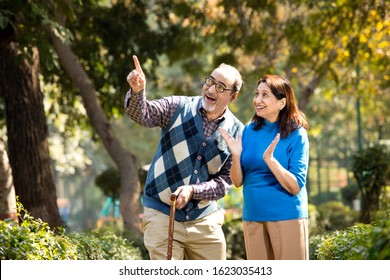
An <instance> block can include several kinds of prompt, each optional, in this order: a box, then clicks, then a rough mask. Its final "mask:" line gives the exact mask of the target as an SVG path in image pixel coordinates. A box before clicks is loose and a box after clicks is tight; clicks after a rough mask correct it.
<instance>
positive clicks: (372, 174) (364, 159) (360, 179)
mask: <svg viewBox="0 0 390 280" xmlns="http://www.w3.org/2000/svg"><path fill="white" fill-rule="evenodd" d="M389 166H390V153H389V151H388V150H387V149H386V147H385V146H381V145H375V146H372V147H368V148H366V149H364V150H362V151H360V152H359V153H358V154H356V155H355V157H354V162H353V166H352V171H353V174H354V176H355V178H356V181H357V184H358V186H359V189H360V194H361V197H362V200H363V209H362V215H361V218H360V220H361V221H362V222H366V223H369V222H370V221H371V211H375V210H378V209H379V202H380V197H381V195H382V194H383V191H384V189H385V186H386V180H389V176H390V172H389V171H390V168H389Z"/></svg>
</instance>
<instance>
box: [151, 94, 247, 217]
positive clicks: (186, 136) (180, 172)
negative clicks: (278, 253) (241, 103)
mask: <svg viewBox="0 0 390 280" xmlns="http://www.w3.org/2000/svg"><path fill="white" fill-rule="evenodd" d="M200 102H201V97H200V96H197V97H182V98H181V101H180V104H179V106H178V107H177V109H176V111H175V113H174V115H173V117H172V119H171V121H170V123H169V124H168V126H167V127H166V128H164V129H162V131H161V138H160V142H159V145H158V147H157V151H156V154H155V156H154V158H153V160H152V163H151V165H150V168H149V172H148V176H147V178H146V184H145V189H144V197H143V203H144V206H147V207H150V208H153V209H156V210H159V211H161V212H163V213H165V214H167V215H169V212H170V206H169V203H170V195H171V194H172V193H173V192H174V191H175V190H176V189H177V188H178V187H180V186H183V185H191V184H195V183H198V182H205V181H208V180H210V178H212V176H213V175H216V176H218V174H217V173H218V171H219V170H220V169H221V167H222V166H223V165H224V163H225V161H226V159H227V158H228V156H229V155H230V151H229V150H228V148H227V145H226V142H225V141H224V140H223V138H222V136H221V134H220V133H219V131H218V129H217V130H216V131H215V132H214V133H213V134H212V135H211V136H210V137H209V138H207V139H206V138H205V136H204V133H203V127H202V117H201V115H200V113H199V112H198V110H199V105H200ZM219 126H220V127H223V128H225V129H226V130H227V131H228V133H230V134H231V135H233V136H235V137H236V136H237V134H238V133H241V131H242V128H243V125H242V123H241V122H240V121H239V120H238V119H237V118H236V117H235V116H234V115H233V114H232V113H231V112H230V111H229V109H227V111H226V114H225V119H224V120H223V121H222V122H221V123H220V125H219ZM217 209H218V207H217V203H216V201H210V200H195V199H192V200H190V201H189V202H188V203H187V205H186V206H185V207H183V209H181V210H178V209H177V210H176V217H175V219H176V220H178V221H188V220H195V219H199V218H201V217H204V216H206V215H208V214H210V213H212V212H214V211H216V210H217Z"/></svg>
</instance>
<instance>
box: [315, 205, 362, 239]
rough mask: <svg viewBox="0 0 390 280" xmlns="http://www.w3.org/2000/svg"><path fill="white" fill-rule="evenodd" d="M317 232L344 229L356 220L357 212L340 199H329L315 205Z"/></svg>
mask: <svg viewBox="0 0 390 280" xmlns="http://www.w3.org/2000/svg"><path fill="white" fill-rule="evenodd" d="M316 209H317V211H318V217H317V226H318V231H319V232H326V231H332V230H337V229H344V228H347V227H348V226H352V225H353V224H354V223H355V221H356V220H357V213H356V212H355V211H353V210H351V209H350V208H349V207H348V206H346V205H344V204H343V203H342V202H341V201H329V202H325V203H322V204H320V205H318V206H317V208H316Z"/></svg>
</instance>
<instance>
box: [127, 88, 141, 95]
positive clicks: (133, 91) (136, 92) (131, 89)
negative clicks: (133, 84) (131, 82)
mask: <svg viewBox="0 0 390 280" xmlns="http://www.w3.org/2000/svg"><path fill="white" fill-rule="evenodd" d="M130 91H131V93H132V94H141V93H143V92H144V89H141V90H139V91H135V90H134V89H133V88H130Z"/></svg>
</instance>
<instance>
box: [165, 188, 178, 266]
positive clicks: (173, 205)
mask: <svg viewBox="0 0 390 280" xmlns="http://www.w3.org/2000/svg"><path fill="white" fill-rule="evenodd" d="M175 211H176V195H175V194H174V193H173V194H172V195H171V211H170V213H169V226H168V252H167V260H171V259H172V244H173V231H174V229H175Z"/></svg>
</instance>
